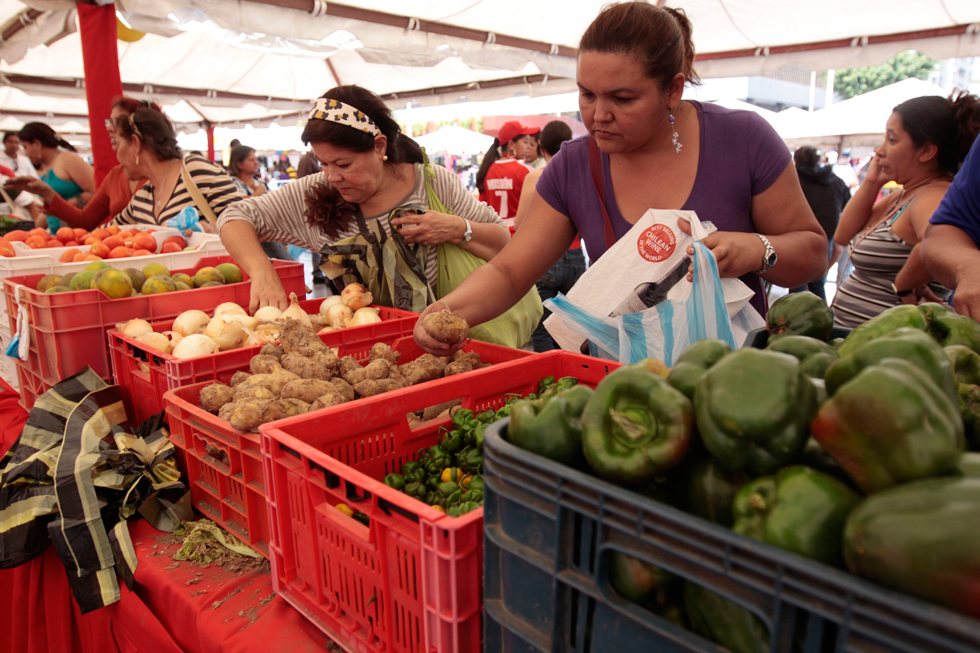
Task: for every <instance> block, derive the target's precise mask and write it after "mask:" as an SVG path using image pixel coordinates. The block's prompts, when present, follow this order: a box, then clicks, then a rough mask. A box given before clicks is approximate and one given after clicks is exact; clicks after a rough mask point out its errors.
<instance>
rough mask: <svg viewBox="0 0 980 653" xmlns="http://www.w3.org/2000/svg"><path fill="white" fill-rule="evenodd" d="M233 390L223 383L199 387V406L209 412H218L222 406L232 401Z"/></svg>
mask: <svg viewBox="0 0 980 653" xmlns="http://www.w3.org/2000/svg"><path fill="white" fill-rule="evenodd" d="M234 396H235V391H234V390H232V389H231V388H229V387H228V386H226V385H225V384H224V383H212V384H211V385H206V386H204V387H203V388H201V408H203V409H204V410H206V411H208V412H209V413H214V414H215V415H217V414H218V411H220V410H221V408H222V406H224V405H225V404H229V403H231V402H232V400H233V399H234Z"/></svg>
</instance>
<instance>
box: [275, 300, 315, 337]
mask: <svg viewBox="0 0 980 653" xmlns="http://www.w3.org/2000/svg"><path fill="white" fill-rule="evenodd" d="M287 318H289V319H293V320H296V321H298V322H300V323H302V324H305V325H306V326H307V327H308V328H310V329H312V328H313V322H311V321H310V316H309V315H307V314H306V311H304V310H303V309H302V308H300V306H299V300H298V299H297V298H296V293H294V292H293V293H289V308H287V309H286V310H284V311H283V312H282V317H281V318H280V319H283V320H285V319H287Z"/></svg>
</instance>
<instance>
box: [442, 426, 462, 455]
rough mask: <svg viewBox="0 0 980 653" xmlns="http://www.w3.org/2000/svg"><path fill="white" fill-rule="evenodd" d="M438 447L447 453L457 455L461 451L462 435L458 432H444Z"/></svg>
mask: <svg viewBox="0 0 980 653" xmlns="http://www.w3.org/2000/svg"><path fill="white" fill-rule="evenodd" d="M439 446H441V447H442V448H443V449H445V450H446V451H448V452H449V453H459V452H460V451H462V449H463V433H462V432H461V431H459V430H453V431H446V432H444V433H443V434H442V437H441V438H440V439H439Z"/></svg>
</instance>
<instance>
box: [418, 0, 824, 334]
mask: <svg viewBox="0 0 980 653" xmlns="http://www.w3.org/2000/svg"><path fill="white" fill-rule="evenodd" d="M693 62H694V45H693V41H692V37H691V24H690V21H688V19H687V17H686V16H685V15H684V13H683V12H682V11H679V10H676V9H671V8H669V7H657V6H655V5H652V4H647V3H645V2H627V3H623V4H618V5H612V6H610V7H607V8H606V9H604V10H603V11H602V12H601V13H600V14H599V16H598V17H597V18H596V19H595V21H593V23H592V25H591V26H590V27H589V28H588V30H586V32H585V34H584V35H583V37H582V42H581V44H580V46H579V58H578V73H577V80H578V86H579V108H580V110H581V113H582V120H583V121H584V122H585V126H586V127H587V128H588V130H589V134H590V135H591V137H590V138H583V139H579V140H576V141H572V142H569V143H566V144H565V145H564V146H563V147H562V149H561V151H560V152H559V153H558V155H557V156H555V158H554V159H553V160H552V162H551V164H550V165H549V166H548V168H546V169H545V172H544V174H543V175H542V176H541V179H540V180H539V181H538V186H537V190H536V193H535V197H533V198H532V200H531V202H532V204H531V208H530V211H529V213H528V215H527V217H526V218H525V221H524V223H523V224H522V226H521V229H520V230H519V231H518V233H517V234H516V235H515V236H514V238H513V239H512V240H511V242H510V243H509V244H508V245H507V247H505V248H504V249H503V251H501V252H500V254H498V255H497V256H496V257H494V259H493V260H492V261H491V262H490V263H489V264H488V265H485V266H483V267H481V268H480V269H478V270H477V271H476V272H474V273H473V274H471V275H470V276H469V278H467V279H466V281H465V282H464V283H462V284H461V285H460V286H459V287H458V288H457V289H456V290H455V291H453V292H452V293H450V294H449V295H447V296H446V297H445V298H444V299H443V301H441V302H436V303H435V304H433V305H431V306H430V307H429V308H428V309H427V311H426V312H431V311H438V310H450V311H451V312H452V313H454V314H456V315H459V316H461V317H463V318H465V319H466V320H467V322H469V323H470V324H479V323H482V322H485V321H487V320H489V319H492V318H493V317H495V316H497V315H500V314H501V313H503V312H504V311H505V310H507V309H508V308H510V307H511V306H512V305H513V304H515V303H516V302H517V301H518V300H519V299H520V298H521V297H523V296H524V293H526V292H527V291H528V290H529V289H530V287H531V286H532V285H533V284H534V282H535V281H536V280H537V279H538V278H539V277H540V276H541V274H542V273H544V272H545V271H546V270H548V268H549V267H550V266H551V265H552V264H553V263H554V262H555V261H557V260H558V259H559V258H560V257H561V255H562V254H563V253H564V252H565V250H567V249H568V246H569V245H570V244H571V243H572V240H573V239H574V238H575V235H576V233H579V234H581V236H582V238H583V239H584V240H585V244H586V248H587V250H588V252H589V256H590V258H592V259H593V260H594V259H596V258H598V257H599V256H601V255H602V253H603V252H605V251H606V248H607V242H610V241H614V240H615V239H618V238H621V237H622V236H623V235H624V234H625V233H626V232H627V231H629V229H630V228H631V227H632V225H633V224H635V223H636V221H637V220H639V219H640V217H641V216H642V215H643V214H644V213H645V212H646V211H647V209H651V208H654V209H685V210H694V211H697V213H698V217H699V218H700V219H701V220H707V221H711V222H712V223H714V224H715V226H717V227H718V229H719V231H718V232H716V233H714V234H711V235H710V236H708V237H707V238H706V239H704V241H703V242H704V244H705V245H706V246H707V247H708V248H709V249H711V251H712V253H713V254H714V256H715V258H716V259H717V262H718V270H719V272H720V273H721V276H723V277H740V278H742V279H743V280H744V281H745V282H746V283H748V284H749V286H750V287H751V288H752V289H753V290H755V291H756V296H755V298H754V299H753V305H754V306H755V307H756V308H757V309H758V310H759V311H760V312H762V313H764V312H765V310H766V304H765V297H764V295H763V290H762V279H766V280H768V281H771V282H773V283H775V284H777V285H780V286H785V287H788V288H793V287H796V286H801V285H805V284H806V283H808V282H810V281H812V280H813V279H817V278H819V277H820V276H822V275H823V274H824V272H825V271H826V268H827V256H826V251H827V238H826V236H825V235H824V233H823V230H822V229H821V228H820V225H819V223H818V222H817V220H816V218H815V217H814V216H813V212H812V211H811V210H810V207H809V205H808V204H807V202H806V198H805V197H804V196H803V191H802V190H801V189H800V183H799V180H798V179H797V176H796V169H795V167H794V166H793V161H792V159H791V157H790V154H789V150H788V149H787V148H786V146H785V145H784V144H783V142H782V141H781V140H780V139H779V137H778V135H777V134H776V133H775V131H773V129H772V128H771V127H770V126H769V125H768V124H767V123H766V122H765V121H764V120H763V119H762V118H760V117H759V116H757V115H755V114H753V113H750V112H744V111H730V110H727V109H722V108H719V107H715V106H712V105H703V104H701V103H699V102H690V101H682V100H681V96H682V94H683V91H684V85H685V83H686V82H690V83H692V84H697V83H699V80H698V78H697V75H696V74H695V72H694V68H693ZM593 139H594V142H595V143H596V144H597V145H598V148H595V147H594V146H592V147H590V141H592V140H593ZM590 149H591V150H592V151H593V153H595V152H597V151H601V164H602V182H601V184H600V186H601V187H603V191H604V193H605V196H606V202H605V208H606V212H607V213H608V216H609V220H610V222H611V232H610V233H609V235H608V238H607V236H606V231H607V229H606V227H605V218H604V217H603V211H602V207H601V205H600V200H599V194H598V190H597V188H596V185H595V184H593V179H592V175H591V173H590ZM692 249H693V248H692ZM690 253H693V251H691V252H690ZM420 323H421V322H420ZM415 336H416V340H417V341H418V342H419V344H420V345H421V346H422V347H423V348H425V349H427V350H429V351H431V352H433V353H444V352H445V351H446V350H447V348H446V347H444V346H442V345H441V343H438V342H436V341H434V340H432V339H431V338H429V337H428V336H427V335H426V334H425V332H424V331H422V330H421V329H420V328H417V329H416V333H415Z"/></svg>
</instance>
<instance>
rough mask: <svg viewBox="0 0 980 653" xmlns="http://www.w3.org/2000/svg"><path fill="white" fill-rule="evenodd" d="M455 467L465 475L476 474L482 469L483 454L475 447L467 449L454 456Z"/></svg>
mask: <svg viewBox="0 0 980 653" xmlns="http://www.w3.org/2000/svg"><path fill="white" fill-rule="evenodd" d="M456 466H457V467H459V468H460V469H462V470H463V471H464V472H466V473H467V474H478V473H480V472H481V471H482V469H483V452H482V451H480V450H479V449H478V448H476V447H467V448H466V449H463V450H462V451H460V452H459V453H458V454H456Z"/></svg>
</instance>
